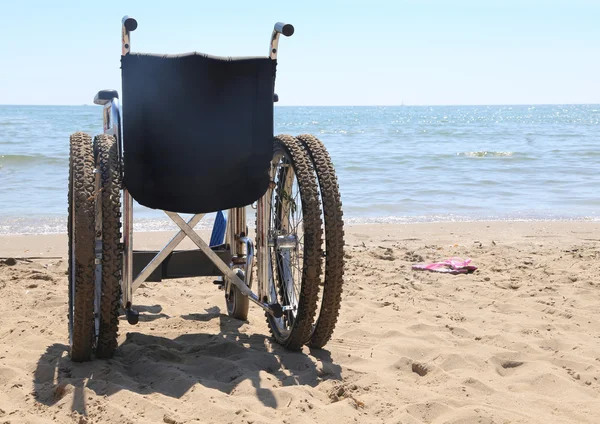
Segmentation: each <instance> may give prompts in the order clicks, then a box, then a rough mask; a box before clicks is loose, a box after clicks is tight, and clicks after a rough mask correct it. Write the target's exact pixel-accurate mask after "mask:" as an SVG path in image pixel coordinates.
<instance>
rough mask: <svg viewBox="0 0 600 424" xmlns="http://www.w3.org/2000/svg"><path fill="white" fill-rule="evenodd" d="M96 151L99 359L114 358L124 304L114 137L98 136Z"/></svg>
mask: <svg viewBox="0 0 600 424" xmlns="http://www.w3.org/2000/svg"><path fill="white" fill-rule="evenodd" d="M94 148H95V151H96V160H97V161H98V165H99V169H100V178H101V182H102V184H101V187H102V191H101V194H100V196H101V198H102V286H101V287H102V290H101V296H100V323H99V324H100V325H99V327H98V341H97V345H96V356H97V357H99V358H111V357H112V356H113V354H114V352H115V349H116V348H117V336H118V328H119V306H120V302H121V272H122V264H123V255H122V253H123V252H122V248H121V176H120V175H121V174H120V162H119V153H118V150H117V143H116V140H115V138H114V137H112V136H110V135H106V134H103V135H99V136H96V137H95V139H94Z"/></svg>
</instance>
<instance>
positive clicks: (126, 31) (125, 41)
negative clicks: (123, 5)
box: [121, 16, 137, 56]
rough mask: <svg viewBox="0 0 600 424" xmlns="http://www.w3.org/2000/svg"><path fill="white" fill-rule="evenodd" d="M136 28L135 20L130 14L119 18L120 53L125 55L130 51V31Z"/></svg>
mask: <svg viewBox="0 0 600 424" xmlns="http://www.w3.org/2000/svg"><path fill="white" fill-rule="evenodd" d="M136 29H137V21H136V20H135V19H134V18H132V17H131V16H123V19H122V20H121V55H122V56H125V55H126V54H129V52H130V51H131V37H130V33H131V32H132V31H135V30H136Z"/></svg>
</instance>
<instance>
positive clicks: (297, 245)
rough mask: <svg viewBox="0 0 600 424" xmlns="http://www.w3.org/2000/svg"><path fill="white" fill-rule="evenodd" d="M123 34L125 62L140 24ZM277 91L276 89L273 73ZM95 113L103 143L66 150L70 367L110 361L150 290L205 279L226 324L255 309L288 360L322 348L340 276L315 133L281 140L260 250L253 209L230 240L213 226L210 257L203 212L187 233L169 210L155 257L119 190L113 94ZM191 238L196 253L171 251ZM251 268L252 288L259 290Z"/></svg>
mask: <svg viewBox="0 0 600 424" xmlns="http://www.w3.org/2000/svg"><path fill="white" fill-rule="evenodd" d="M121 28H122V31H121V35H122V37H121V41H122V50H121V55H122V60H123V58H124V57H125V56H126V55H128V54H129V53H130V51H131V32H133V31H135V30H136V29H137V21H136V20H135V19H134V18H132V17H129V16H125V17H124V18H123V19H122V22H121ZM293 33H294V27H293V26H292V25H288V24H284V23H281V22H279V23H277V24H275V27H274V29H273V32H272V35H271V40H270V48H269V55H268V58H269V59H271V60H272V61H275V60H276V59H277V53H278V48H279V38H280V36H281V35H284V36H287V37H289V36H291V35H292V34H293ZM265 59H267V57H265ZM273 69H274V68H273ZM263 76H264V78H263V82H264V84H263V87H266V88H268V89H269V90H268V92H267V91H264V92H263V97H262V99H263V104H268V103H267V99H268V96H273V98H272V101H273V103H275V102H277V101H278V97H277V94H275V93H274V90H271V89H270V88H269V86H270V84H271V80H270V78H271V77H270V75H267V74H263ZM272 84H273V88H274V87H275V73H273V79H272ZM94 103H95V104H97V105H101V106H103V109H102V115H103V134H102V135H98V136H96V137H95V138H94V141H93V142H92V139H91V137H90V136H89V135H88V134H85V133H81V132H78V133H74V134H72V135H71V140H70V149H71V152H70V156H69V157H70V160H69V221H68V234H69V272H68V274H69V338H70V341H69V343H70V356H71V358H72V359H73V360H74V361H86V360H89V359H90V358H91V355H92V353H93V352H94V351H95V353H96V357H101V358H109V357H111V356H112V355H113V354H114V351H115V349H116V348H117V346H118V341H117V337H118V324H119V315H122V314H123V310H124V311H125V315H126V317H127V321H128V322H129V323H130V324H137V323H138V322H139V314H138V312H137V311H135V309H134V308H133V293H134V292H135V290H136V289H138V288H139V287H140V286H141V284H142V283H144V282H145V281H160V280H162V279H163V278H164V279H168V278H182V277H198V276H215V277H219V279H218V280H217V281H215V283H217V284H219V286H220V288H222V289H224V291H225V299H226V303H227V312H228V314H229V315H230V316H231V317H233V318H236V319H242V320H246V319H247V316H248V305H249V302H250V301H252V302H253V303H255V304H257V305H258V306H260V307H261V308H262V309H263V310H264V311H265V315H266V318H267V323H268V325H269V329H270V331H271V334H272V336H273V337H274V339H275V340H276V341H277V342H278V343H280V344H282V345H283V346H285V347H286V348H289V349H293V350H298V349H301V348H302V346H303V345H309V346H311V347H313V348H321V347H323V346H324V345H325V344H326V343H327V342H328V341H329V339H330V338H331V335H332V333H333V330H334V328H335V324H336V322H337V318H338V313H339V309H340V304H341V293H342V285H343V267H344V252H343V250H344V230H343V219H342V215H343V213H342V205H341V198H340V194H339V187H338V184H337V177H336V175H335V169H334V167H333V163H332V161H331V158H330V157H329V154H328V153H327V150H326V148H325V146H324V145H323V143H322V142H321V141H319V140H318V139H317V138H315V137H314V136H312V135H310V134H303V135H299V136H297V137H292V136H290V135H277V136H275V137H274V139H273V151H272V156H271V159H270V168H269V170H268V174H269V175H268V178H269V180H268V181H269V183H268V186H267V187H266V189H265V192H264V194H263V195H262V196H260V197H259V198H258V199H252V201H253V202H254V201H255V202H256V237H255V242H256V246H255V244H254V242H253V241H252V239H251V238H250V237H249V235H248V227H247V223H246V209H247V206H243V207H235V208H232V209H229V210H228V212H227V222H226V226H225V234H224V240H223V233H222V232H220V231H215V230H222V228H223V227H222V225H220V223H219V225H217V224H218V223H217V221H215V227H214V228H213V233H214V234H213V235H218V237H211V246H209V245H208V244H207V243H206V242H205V241H204V240H202V238H201V237H200V236H199V235H198V234H197V233H196V232H195V231H194V227H195V226H196V225H197V224H198V222H200V220H201V219H202V218H203V217H204V216H205V214H204V213H201V214H194V215H192V217H191V218H190V219H189V220H188V221H187V222H186V221H185V220H184V219H183V218H182V217H181V216H180V215H179V214H178V213H175V212H172V211H168V210H163V212H165V214H166V215H167V216H168V217H169V218H170V219H171V220H172V221H173V222H174V223H175V224H176V225H177V227H178V228H179V231H178V232H177V233H176V234H175V235H174V236H173V237H172V238H171V239H170V241H168V242H167V243H166V245H165V246H164V247H163V248H162V249H161V250H160V251H136V250H134V249H133V200H134V199H133V197H132V195H131V193H129V191H128V189H127V187H126V185H124V184H123V176H124V174H125V176H126V175H127V174H126V172H124V159H125V157H126V156H125V155H124V150H123V149H124V146H125V144H124V143H123V141H124V140H123V137H124V131H123V126H122V120H121V103H120V102H119V95H118V92H117V91H116V90H101V91H99V92H98V93H97V94H96V96H95V97H94ZM271 107H272V106H271ZM261 137H262V136H261ZM261 140H263V141H265V142H266V141H267V140H265V139H264V138H261ZM265 179H266V178H265ZM266 182H267V181H265V183H266ZM131 187H132V188H133V186H131ZM247 189H248V190H250V189H251V188H247ZM261 190H262V189H261ZM295 190H297V191H295ZM294 192H296V194H295V195H294ZM248 193H250V192H248ZM256 193H258V192H256ZM255 195H256V196H258V194H252V196H250V197H247V198H244V202H248V203H249V202H250V201H249V199H251V197H253V196H255ZM298 201H299V202H300V204H301V206H300V207H299V206H298V203H297V202H298ZM105 202H106V203H105ZM240 203H242V202H236V203H229V204H236V205H239V204H240ZM175 208H177V207H175ZM175 208H174V209H175ZM178 210H186V209H183V208H182V209H178ZM189 210H191V211H193V210H194V209H189ZM199 210H202V209H199ZM205 210H206V209H205ZM215 212H220V211H215ZM103 214H104V215H106V216H103ZM218 216H219V215H218ZM121 221H123V222H122V224H123V226H122V228H121ZM121 229H122V230H123V231H122V232H121ZM323 235H324V236H325V237H324V238H325V240H323ZM186 237H189V238H190V240H191V241H192V242H193V243H194V244H195V245H196V247H197V249H192V250H175V249H176V248H177V246H178V245H179V243H181V241H183V240H184V239H185V238H186ZM323 241H325V250H323ZM219 243H221V244H219ZM214 244H217V245H214ZM255 259H256V264H257V275H256V280H257V284H256V288H255V290H254V291H253V288H252V287H253V285H252V282H253V275H252V274H253V264H254V261H255ZM300 264H302V265H300ZM323 265H325V272H324V273H323V272H322V271H323ZM103 267H106V268H105V269H103ZM103 273H104V274H105V275H103ZM296 281H298V283H299V287H296ZM320 296H322V297H321V298H322V302H321V305H320V306H319V304H318V303H319V297H320ZM92 312H93V313H92Z"/></svg>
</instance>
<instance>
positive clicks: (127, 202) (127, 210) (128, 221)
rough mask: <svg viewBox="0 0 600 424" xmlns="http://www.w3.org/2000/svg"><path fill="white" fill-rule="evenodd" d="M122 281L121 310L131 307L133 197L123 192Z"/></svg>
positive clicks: (125, 190) (127, 192)
mask: <svg viewBox="0 0 600 424" xmlns="http://www.w3.org/2000/svg"><path fill="white" fill-rule="evenodd" d="M123 218H124V219H123V281H122V286H121V292H122V298H121V301H122V305H123V308H125V309H126V308H129V307H131V302H132V299H133V285H132V280H133V197H131V194H129V191H127V189H124V190H123Z"/></svg>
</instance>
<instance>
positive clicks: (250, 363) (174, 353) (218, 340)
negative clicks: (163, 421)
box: [34, 306, 341, 415]
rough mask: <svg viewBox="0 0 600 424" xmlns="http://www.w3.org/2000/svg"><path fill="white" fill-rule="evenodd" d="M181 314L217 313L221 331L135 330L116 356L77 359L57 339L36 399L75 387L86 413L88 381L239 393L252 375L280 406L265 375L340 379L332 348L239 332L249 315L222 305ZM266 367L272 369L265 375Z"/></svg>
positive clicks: (107, 391)
mask: <svg viewBox="0 0 600 424" xmlns="http://www.w3.org/2000/svg"><path fill="white" fill-rule="evenodd" d="M148 310H149V311H153V312H155V313H154V314H153V315H146V314H144V315H140V318H141V317H142V316H146V317H152V316H155V317H157V319H159V318H160V317H161V316H162V315H164V314H161V313H160V307H156V306H153V307H149V308H148ZM182 318H184V319H187V320H194V321H203V322H208V321H212V320H217V319H218V320H219V326H220V332H219V333H218V334H210V333H194V334H182V335H181V336H179V337H177V338H175V339H170V338H165V337H161V336H153V335H148V334H142V333H138V332H130V333H127V336H126V340H125V342H124V343H122V344H121V345H120V346H119V347H118V349H117V351H116V352H115V356H114V357H113V358H112V359H109V360H97V361H92V362H84V363H76V362H72V361H71V360H70V359H69V357H68V345H65V344H60V343H55V344H53V345H50V346H49V347H48V348H47V349H46V352H45V353H44V354H43V355H42V356H41V357H40V359H39V361H38V364H37V367H36V370H35V373H34V387H35V389H34V395H35V399H36V400H37V401H38V402H40V403H42V404H44V405H46V406H52V405H54V404H56V403H57V402H59V401H60V400H61V399H62V398H63V397H65V396H67V395H69V394H71V393H72V396H73V403H72V406H71V409H72V410H73V411H76V412H78V413H79V414H82V415H87V408H86V399H87V397H86V395H85V390H84V388H87V389H89V390H92V391H94V392H95V393H96V394H97V395H98V396H110V395H112V394H115V393H117V392H119V391H121V390H128V391H131V392H135V393H138V394H141V395H147V394H151V393H160V394H163V395H165V396H169V397H174V398H181V397H182V396H183V395H184V394H186V393H187V392H188V391H189V390H191V389H192V388H193V386H195V385H196V384H202V385H203V386H204V387H207V388H210V389H216V390H219V391H221V392H223V393H227V394H234V393H235V392H236V389H237V388H238V386H239V385H240V384H241V383H243V382H245V381H246V380H249V381H250V382H251V384H252V387H253V388H254V390H255V393H256V397H257V398H258V399H259V400H260V401H261V402H262V404H263V405H265V406H266V407H270V408H277V407H278V406H280V405H278V402H277V399H276V397H275V395H274V393H273V391H272V389H271V388H266V387H264V386H265V383H267V385H270V386H295V385H307V386H311V387H315V386H316V385H318V384H319V383H320V382H322V381H324V380H328V379H329V380H340V379H341V367H340V366H339V365H336V364H334V363H333V360H332V358H331V355H330V353H329V351H327V350H319V349H314V350H313V349H311V351H310V354H308V355H307V354H305V353H302V352H290V351H289V350H286V349H285V348H283V347H282V346H280V345H278V344H277V343H275V342H271V341H270V338H269V337H266V336H264V335H261V334H251V335H249V334H245V333H241V332H240V331H239V329H240V327H241V326H242V325H243V324H244V322H243V321H239V320H236V319H232V318H230V317H229V316H227V315H226V314H222V313H221V311H220V309H219V308H218V307H213V308H210V309H207V310H206V313H202V314H200V313H196V314H189V315H184V316H182ZM150 320H152V318H149V319H148V321H150ZM318 362H320V363H321V364H320V365H318ZM264 373H267V374H269V376H268V377H267V378H266V379H265V374H264ZM269 380H270V381H269ZM261 383H262V386H263V387H261Z"/></svg>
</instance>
